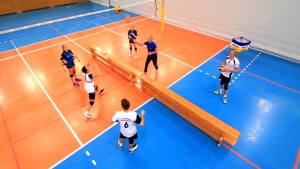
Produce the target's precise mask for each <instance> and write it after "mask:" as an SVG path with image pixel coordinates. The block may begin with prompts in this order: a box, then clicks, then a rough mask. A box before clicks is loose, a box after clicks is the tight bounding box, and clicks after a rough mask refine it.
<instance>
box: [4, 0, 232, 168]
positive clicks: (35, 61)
mask: <svg viewBox="0 0 300 169" xmlns="http://www.w3.org/2000/svg"><path fill="white" fill-rule="evenodd" d="M112 5H113V4H112ZM120 5H122V6H123V12H122V13H121V14H116V13H115V11H114V9H113V8H109V7H108V8H107V9H105V10H101V11H94V12H91V13H87V14H80V15H78V16H69V17H66V18H59V19H55V20H50V21H49V20H47V19H44V20H41V21H40V22H39V23H33V24H31V25H25V26H21V27H15V28H11V29H9V30H2V31H1V32H0V34H1V35H0V39H1V44H0V45H1V48H0V49H1V67H2V69H1V74H2V75H1V82H2V86H3V88H2V90H1V92H2V98H5V99H2V102H1V111H2V118H1V121H3V122H4V124H3V125H2V127H1V130H2V131H6V132H4V133H6V136H5V137H3V140H4V142H5V145H7V147H5V150H6V151H7V152H9V153H6V155H5V156H3V157H5V159H3V160H4V161H5V165H4V166H5V168H32V164H36V166H35V167H36V168H45V167H49V166H51V165H53V164H54V163H56V162H57V161H59V160H60V159H62V158H63V157H65V156H66V155H68V154H70V153H71V152H73V151H74V150H75V149H77V148H79V147H81V146H83V145H84V144H85V143H86V142H87V141H89V140H91V139H92V138H94V137H95V136H97V135H98V134H99V133H101V132H103V131H104V130H106V129H107V128H108V127H110V126H111V125H112V123H111V116H112V114H113V113H114V112H115V110H117V109H118V108H119V101H120V100H121V99H122V98H123V97H126V98H128V99H129V100H130V101H131V103H132V108H133V109H134V108H136V107H138V106H139V105H141V104H142V103H144V102H145V101H147V100H149V99H150V98H151V96H150V95H148V94H146V93H144V92H141V91H140V90H139V89H137V88H136V87H135V86H134V85H130V83H128V81H127V80H126V79H124V78H123V77H121V76H120V75H118V74H117V73H115V72H114V71H112V70H110V69H109V68H107V67H105V66H104V65H103V64H101V63H98V62H95V64H94V65H97V66H95V67H94V68H93V71H94V72H95V74H96V75H97V76H96V79H95V81H96V83H98V84H99V86H101V87H104V88H105V92H104V93H103V94H101V95H100V96H98V97H97V98H96V104H95V105H94V107H93V109H92V114H93V118H92V119H90V120H86V119H84V117H83V113H84V111H85V108H86V105H87V104H88V97H87V94H86V93H85V91H84V89H83V88H82V87H79V88H74V87H73V86H72V85H71V82H70V81H69V77H68V74H67V73H64V71H63V70H62V68H61V66H60V65H59V64H60V63H59V59H60V54H61V52H62V48H61V45H62V44H65V45H67V46H68V47H69V48H70V49H71V50H72V51H73V52H74V53H75V54H76V55H77V56H79V58H80V60H81V61H80V62H76V67H77V74H78V75H79V76H81V75H80V74H81V72H80V71H81V67H82V66H83V65H86V64H87V63H88V61H89V60H90V58H91V54H90V51H89V47H90V46H95V45H96V46H99V47H100V48H101V50H102V51H105V52H108V53H110V55H113V56H116V57H118V58H119V59H120V60H122V61H124V62H126V63H128V64H130V65H131V66H133V67H135V68H137V69H139V70H141V69H143V66H144V60H145V57H146V49H145V48H142V47H140V48H139V49H138V52H139V56H138V58H137V59H134V58H128V53H129V46H128V39H127V31H128V29H129V27H130V25H132V24H134V26H135V28H136V29H137V30H138V31H139V36H138V39H139V40H140V41H146V39H147V37H148V36H149V35H152V36H153V37H154V41H155V42H157V43H158V44H159V51H160V52H161V53H160V54H159V55H160V56H159V66H160V69H159V74H158V75H155V71H154V69H153V68H149V73H148V75H149V76H150V77H152V78H155V79H156V80H157V81H159V82H160V83H161V84H163V85H165V86H168V85H170V84H171V83H173V82H174V81H176V80H177V79H179V78H180V77H182V76H183V75H185V74H186V73H187V72H189V71H191V70H192V68H193V66H197V65H198V64H200V63H201V62H203V61H204V60H206V59H207V58H208V57H210V56H211V55H213V54H214V53H216V52H217V51H218V50H220V49H222V48H224V46H226V45H227V42H224V41H221V40H220V41H219V43H218V44H215V43H214V44H213V43H210V44H207V43H205V46H206V45H207V46H211V45H213V46H214V48H209V49H211V50H209V51H207V52H201V54H203V53H205V56H201V57H200V58H199V57H198V58H196V59H194V60H189V62H190V63H188V64H186V63H184V62H182V61H180V60H181V59H182V58H185V59H188V58H186V56H189V57H190V58H195V57H194V56H196V55H197V56H198V55H199V53H198V50H199V49H198V48H197V49H196V48H195V44H196V43H198V44H201V43H203V42H204V41H203V39H202V37H201V38H198V39H195V40H194V41H189V42H187V43H188V44H187V45H184V46H181V45H178V44H177V43H176V41H188V38H189V37H190V36H194V35H196V33H193V32H189V35H185V37H182V36H179V35H178V33H179V32H181V31H182V29H180V28H176V27H173V26H170V25H168V26H167V28H168V34H161V30H160V27H161V25H160V22H159V21H157V20H156V19H155V12H156V9H155V4H154V3H153V2H140V3H137V4H129V5H128V4H120ZM126 16H130V20H128V18H127V19H125V18H126ZM204 38H205V39H213V38H210V37H206V36H205V37H204ZM205 46H203V47H202V50H206V47H205ZM190 49H193V50H190ZM178 50H180V51H178ZM174 55H176V56H175V57H174ZM171 56H172V57H171ZM189 64H191V65H193V66H190V65H189ZM175 68H176V69H177V71H173V70H172V69H175ZM20 72H22V73H21V74H20ZM82 85H83V83H81V86H82ZM28 152H31V153H30V154H31V155H30V156H28Z"/></svg>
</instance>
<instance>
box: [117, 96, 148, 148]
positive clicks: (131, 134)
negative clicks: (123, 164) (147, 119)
mask: <svg viewBox="0 0 300 169" xmlns="http://www.w3.org/2000/svg"><path fill="white" fill-rule="evenodd" d="M121 105H122V108H123V110H122V111H117V112H116V114H115V115H114V116H113V117H112V121H113V122H119V123H120V138H119V140H118V145H119V148H120V149H121V150H122V149H123V143H124V139H126V138H128V140H129V153H132V152H133V151H134V150H136V149H137V147H138V144H134V140H135V139H137V138H138V135H137V130H136V126H135V123H136V124H139V125H141V126H143V125H144V115H145V111H144V110H142V112H141V116H140V115H138V114H137V113H136V112H133V111H130V110H129V108H130V102H129V101H128V100H127V99H122V100H121Z"/></svg>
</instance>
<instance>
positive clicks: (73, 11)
mask: <svg viewBox="0 0 300 169" xmlns="http://www.w3.org/2000/svg"><path fill="white" fill-rule="evenodd" d="M107 8H108V7H105V6H101V5H99V4H95V3H80V4H72V5H66V6H60V7H56V8H49V9H43V10H34V11H29V12H24V13H22V14H14V15H5V16H1V17H0V31H1V30H7V29H11V28H16V27H20V26H25V25H30V24H34V23H40V22H41V20H42V19H43V20H53V19H59V18H64V17H68V16H72V15H78V14H82V13H87V12H92V11H97V10H102V9H107ZM56 10H57V11H56ZM124 14H125V13H123V14H122V15H116V14H115V13H114V12H104V13H101V14H96V15H91V16H88V17H82V18H76V19H71V20H68V21H63V22H56V23H52V24H51V27H52V28H51V27H50V26H49V25H43V26H39V27H34V28H29V29H24V30H19V31H15V32H10V33H6V34H1V35H0V52H3V51H7V50H11V49H13V48H14V46H13V45H12V43H14V44H15V45H16V47H18V48H19V47H22V46H26V45H30V44H34V43H37V42H41V41H44V40H48V39H51V38H55V37H59V36H62V35H67V34H70V33H74V32H78V31H81V30H86V29H89V28H93V27H96V26H99V25H105V24H108V23H112V22H116V21H120V20H124V17H125V16H124ZM131 16H136V15H133V14H131ZM53 28H55V29H56V30H58V31H56V30H54V29H53ZM228 53H229V48H227V49H224V50H223V51H221V52H220V53H219V54H217V55H216V56H214V57H213V58H212V59H211V60H209V61H208V62H206V63H205V64H203V65H202V66H200V67H199V68H197V69H195V70H194V71H193V72H191V73H190V74H189V75H188V76H186V77H184V78H183V79H181V80H180V81H179V82H177V83H176V84H174V85H173V86H172V87H171V89H172V90H174V91H175V92H176V93H178V94H180V95H181V96H183V97H184V98H186V99H188V100H189V101H191V102H193V103H194V104H196V105H198V106H199V107H201V108H203V109H204V110H206V111H207V112H209V113H211V114H213V115H214V116H216V117H218V118H219V119H221V120H222V121H224V122H226V123H228V124H229V125H231V126H233V127H234V128H236V129H238V130H239V131H240V132H241V136H240V139H239V141H238V142H237V144H236V145H235V146H234V147H232V148H233V149H234V150H236V151H237V152H238V153H240V154H241V155H243V156H244V157H245V158H247V159H249V160H250V161H252V162H253V163H254V164H256V165H257V166H259V167H261V168H268V169H269V168H270V169H273V168H274V169H283V168H293V165H294V163H295V160H296V156H297V151H298V147H299V145H300V134H299V129H300V111H299V110H300V94H299V92H300V66H299V64H297V63H294V62H290V61H287V60H284V59H281V58H277V57H274V56H272V55H269V54H266V53H262V52H259V51H256V50H252V49H250V50H249V51H247V52H244V53H241V54H239V56H238V58H239V60H240V63H241V64H240V67H241V70H243V69H245V71H243V73H242V71H240V72H239V73H236V74H235V75H234V76H233V77H232V80H234V82H231V85H230V91H229V97H228V103H227V104H226V105H224V104H223V103H222V102H221V98H222V96H218V95H215V94H213V91H214V90H216V89H218V86H219V80H218V76H219V71H218V70H217V68H218V66H219V65H220V62H219V61H224V60H225V57H226V56H227V55H228ZM259 53H261V54H259ZM249 63H251V65H249ZM247 66H248V67H247ZM141 109H144V110H146V112H147V113H146V122H145V126H144V127H139V128H138V130H139V139H138V140H137V142H138V143H139V145H140V146H139V148H138V149H137V150H136V151H135V152H134V153H133V154H129V153H128V152H127V150H128V146H127V147H126V146H125V149H124V150H123V151H120V150H119V148H118V146H117V142H116V141H117V138H118V136H119V126H114V127H113V128H111V129H110V130H108V131H107V132H105V133H104V134H103V135H101V136H100V137H98V138H96V139H95V140H94V141H92V142H91V143H89V144H88V145H86V146H85V147H83V148H82V149H80V150H79V151H77V152H76V153H75V154H73V155H72V156H70V157H69V158H67V159H66V160H64V161H63V162H61V163H60V164H59V165H57V166H56V167H55V168H72V169H73V168H93V167H95V166H94V165H93V163H92V160H95V161H96V163H97V165H96V168H104V169H105V168H117V167H118V168H145V169H150V168H151V169H152V168H172V169H173V168H174V169H177V168H178V169H179V168H180V169H182V168H187V169H194V168H203V169H206V168H207V169H214V168H216V169H232V168H234V169H235V168H243V169H248V168H249V169H250V168H254V167H253V166H252V165H250V164H249V163H248V162H246V161H245V160H243V159H242V158H240V157H238V156H237V155H235V154H234V153H233V152H231V151H229V150H228V149H227V148H225V147H224V146H221V147H217V143H216V142H215V141H214V140H212V139H211V138H210V137H208V136H207V135H206V134H204V133H202V132H201V131H200V130H198V129H197V128H195V127H194V126H192V125H191V124H189V123H188V122H187V121H185V120H184V119H182V118H181V117H179V116H178V115H177V114H176V113H174V112H173V111H171V110H169V109H168V108H166V107H165V106H164V105H162V104H160V103H159V102H157V101H156V100H151V101H150V102H149V103H147V104H145V105H144V106H143V107H141ZM138 112H140V110H138ZM86 151H89V152H90V154H91V155H90V156H87V155H86V153H85V152H86Z"/></svg>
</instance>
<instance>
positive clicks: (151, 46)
mask: <svg viewBox="0 0 300 169" xmlns="http://www.w3.org/2000/svg"><path fill="white" fill-rule="evenodd" d="M135 43H136V44H138V45H140V46H143V45H146V46H147V50H148V56H147V59H146V63H145V68H144V73H145V74H146V73H147V70H148V65H149V63H150V61H152V62H153V65H154V67H155V69H156V72H157V71H158V64H157V53H158V51H157V46H156V43H155V42H153V37H152V36H149V37H148V41H146V42H145V43H140V42H137V41H136V40H135Z"/></svg>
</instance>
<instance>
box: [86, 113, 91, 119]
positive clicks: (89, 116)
mask: <svg viewBox="0 0 300 169" xmlns="http://www.w3.org/2000/svg"><path fill="white" fill-rule="evenodd" d="M84 117H85V118H87V119H90V118H92V115H90V114H85V115H84Z"/></svg>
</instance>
